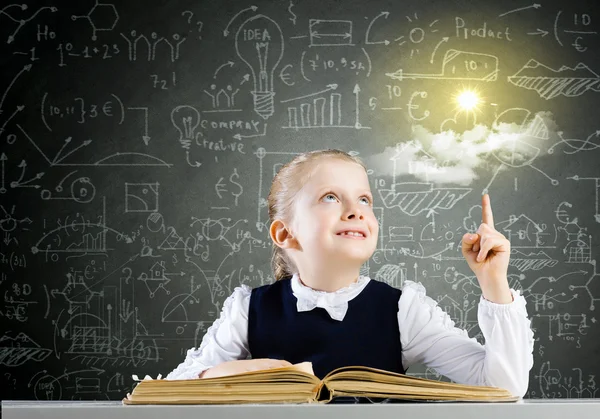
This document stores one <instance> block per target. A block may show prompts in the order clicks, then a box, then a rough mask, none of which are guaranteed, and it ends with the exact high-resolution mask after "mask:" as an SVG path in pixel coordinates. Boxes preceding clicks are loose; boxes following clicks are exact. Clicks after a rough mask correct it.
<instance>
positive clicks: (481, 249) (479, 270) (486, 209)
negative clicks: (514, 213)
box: [462, 194, 513, 304]
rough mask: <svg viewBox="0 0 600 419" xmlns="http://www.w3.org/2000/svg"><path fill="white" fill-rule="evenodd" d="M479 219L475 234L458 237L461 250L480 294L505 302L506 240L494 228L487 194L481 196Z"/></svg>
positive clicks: (507, 292) (507, 293)
mask: <svg viewBox="0 0 600 419" xmlns="http://www.w3.org/2000/svg"><path fill="white" fill-rule="evenodd" d="M481 212H482V215H481V218H482V223H481V225H480V226H479V228H478V229H477V231H476V232H475V234H470V233H467V234H465V235H464V236H463V239H462V254H463V256H464V258H465V259H466V260H467V263H468V264H469V267H470V268H471V270H472V271H473V272H474V273H475V275H476V276H477V280H478V281H479V286H480V287H481V292H482V293H483V297H484V298H485V299H487V300H489V301H492V302H495V303H500V304H506V303H510V302H512V300H513V298H512V294H511V293H510V288H509V286H508V261H509V259H510V242H509V241H508V240H507V239H506V237H504V236H503V235H502V234H501V233H500V232H498V231H496V229H495V228H494V217H493V215H492V206H491V204H490V197H489V195H488V194H485V195H483V196H482V198H481Z"/></svg>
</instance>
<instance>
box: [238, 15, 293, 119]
mask: <svg viewBox="0 0 600 419" xmlns="http://www.w3.org/2000/svg"><path fill="white" fill-rule="evenodd" d="M283 49H284V44H283V34H282V33H281V29H280V28H279V25H278V24H277V23H276V22H275V21H274V20H272V19H271V18H269V17H267V16H265V15H256V16H253V17H251V18H250V19H248V20H246V21H245V22H244V23H243V24H242V25H241V26H240V27H239V29H238V31H237V33H236V35H235V50H236V52H237V54H238V56H239V57H240V58H241V60H242V61H243V62H245V63H246V65H248V67H250V70H251V72H252V79H253V81H254V90H252V92H251V93H252V96H253V98H254V111H255V112H256V113H257V114H258V115H260V116H261V117H262V118H263V119H267V118H269V117H270V116H271V115H273V112H274V104H273V102H274V100H273V97H274V96H275V92H274V91H273V73H274V72H275V69H276V68H277V66H278V65H279V62H280V61H281V58H282V57H283Z"/></svg>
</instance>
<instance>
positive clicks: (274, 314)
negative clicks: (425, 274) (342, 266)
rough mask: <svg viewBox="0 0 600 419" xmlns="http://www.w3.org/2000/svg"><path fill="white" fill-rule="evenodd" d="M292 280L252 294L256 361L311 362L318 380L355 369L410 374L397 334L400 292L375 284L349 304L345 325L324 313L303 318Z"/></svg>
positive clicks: (315, 311) (251, 347)
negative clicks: (268, 359) (297, 304)
mask: <svg viewBox="0 0 600 419" xmlns="http://www.w3.org/2000/svg"><path fill="white" fill-rule="evenodd" d="M290 279H291V278H285V279H281V280H279V281H277V282H275V283H273V284H270V285H264V286H262V287H258V288H254V289H253V290H252V294H251V297H250V308H249V312H248V346H249V350H250V354H251V356H252V358H254V359H257V358H273V359H284V360H286V361H289V362H291V363H292V364H295V363H298V362H303V361H311V362H312V365H313V370H314V372H315V375H316V376H317V377H319V378H323V377H324V376H325V375H327V373H329V372H330V371H332V370H334V369H336V368H339V367H344V366H351V365H362V366H367V367H373V368H379V369H383V370H387V371H393V372H398V373H402V374H403V373H405V371H404V369H403V368H402V357H401V350H402V348H401V345H400V332H399V330H398V300H399V299H400V294H401V291H400V290H399V289H397V288H393V287H391V286H389V285H387V284H386V283H384V282H380V281H376V280H373V279H371V280H370V281H369V283H368V284H367V285H366V286H365V288H364V289H363V290H362V291H361V293H360V294H359V295H357V296H356V297H355V298H354V299H352V300H350V301H349V302H348V311H347V312H346V315H345V317H344V320H343V321H339V320H334V319H332V318H331V317H330V316H329V313H328V312H327V311H326V310H325V309H323V308H321V307H316V308H314V309H312V310H311V311H303V312H301V313H299V312H298V311H297V310H296V301H297V299H296V297H295V296H294V294H293V293H292V285H291V280H290Z"/></svg>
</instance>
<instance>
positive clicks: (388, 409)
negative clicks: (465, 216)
mask: <svg viewBox="0 0 600 419" xmlns="http://www.w3.org/2000/svg"><path fill="white" fill-rule="evenodd" d="M2 416H3V417H4V418H5V419H25V418H48V419H75V418H85V419H106V418H110V419H134V418H136V419H137V418H143V419H169V418H174V419H188V418H190V419H191V418H194V419H195V418H210V419H282V418H285V419H301V418H302V419H304V418H309V419H372V418H373V419H380V418H381V419H383V418H385V419H388V418H389V419H392V418H393V419H399V418H402V419H406V418H418V419H429V418H432V419H433V418H439V419H471V418H472V419H520V418H540V419H600V399H525V400H520V401H518V402H515V403H458V402H456V403H401V404H338V405H326V404H310V405H309V404H299V405H298V404H295V405H290V404H276V405H273V404H260V405H258V404H254V405H225V406H220V405H189V406H173V405H166V406H149V405H141V406H124V405H122V404H121V402H120V401H13V400H6V401H2Z"/></svg>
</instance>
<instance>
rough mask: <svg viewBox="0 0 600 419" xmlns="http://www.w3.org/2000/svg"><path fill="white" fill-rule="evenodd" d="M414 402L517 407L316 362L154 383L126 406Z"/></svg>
mask: <svg viewBox="0 0 600 419" xmlns="http://www.w3.org/2000/svg"><path fill="white" fill-rule="evenodd" d="M346 396H352V397H373V398H384V399H404V400H413V401H477V402H482V401H485V402H513V401H517V400H519V397H514V396H512V394H511V393H510V392H509V391H508V390H504V389H501V388H496V387H484V386H467V385H462V384H455V383H447V382H441V381H436V380H429V379H425V378H418V377H412V376H408V375H404V374H397V373H393V372H389V371H384V370H380V369H376V368H369V367H360V366H354V367H343V368H338V369H336V370H333V371H331V372H330V373H329V374H327V375H326V376H325V377H324V378H323V379H322V380H319V378H318V377H317V376H315V375H314V373H313V369H312V363H310V362H302V363H299V364H294V365H291V366H287V367H281V368H273V369H268V370H260V371H251V372H245V373H241V374H236V375H230V376H226V377H215V378H199V379H193V380H162V379H157V380H153V379H150V378H149V377H148V378H146V379H144V380H141V381H139V382H138V383H137V385H136V386H135V388H134V389H133V392H132V393H131V394H127V397H125V398H124V399H123V404H129V405H132V404H240V403H328V402H330V401H331V400H332V399H334V398H336V397H346Z"/></svg>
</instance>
